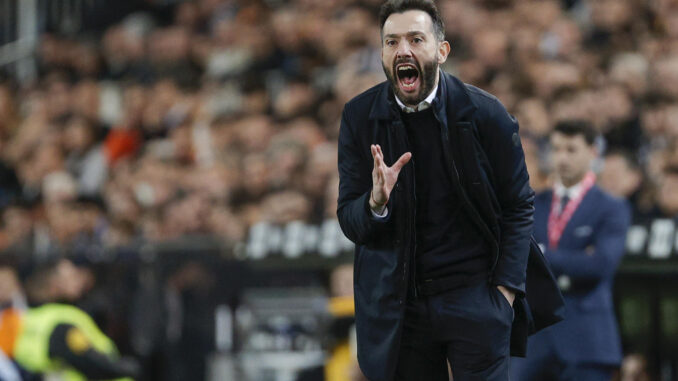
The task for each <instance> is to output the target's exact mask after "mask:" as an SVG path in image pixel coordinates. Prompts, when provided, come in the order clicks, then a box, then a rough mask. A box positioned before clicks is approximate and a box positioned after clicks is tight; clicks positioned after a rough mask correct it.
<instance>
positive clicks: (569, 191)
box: [553, 181, 582, 213]
mask: <svg viewBox="0 0 678 381" xmlns="http://www.w3.org/2000/svg"><path fill="white" fill-rule="evenodd" d="M581 191H582V182H581V181H580V182H578V183H576V184H574V185H573V186H571V187H566V186H565V185H563V183H561V182H560V181H558V182H556V183H555V184H554V185H553V192H555V194H556V197H558V199H559V200H561V205H560V210H559V211H558V213H562V212H563V209H565V205H562V199H563V197H564V196H565V195H567V197H568V199H570V200H574V199H575V198H577V197H579V195H580V194H581Z"/></svg>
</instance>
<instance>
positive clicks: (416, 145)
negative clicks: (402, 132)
mask: <svg viewBox="0 0 678 381" xmlns="http://www.w3.org/2000/svg"><path fill="white" fill-rule="evenodd" d="M401 115H402V118H403V122H404V124H405V128H406V130H407V137H408V141H409V148H410V151H411V152H412V160H413V163H414V172H415V176H414V177H415V195H416V208H417V209H416V221H415V223H416V233H417V250H416V253H415V256H416V268H417V279H418V280H424V279H429V278H433V279H436V278H441V277H445V276H449V275H452V274H459V273H464V274H477V273H480V272H486V271H488V266H489V257H490V256H489V253H490V250H489V247H488V245H487V243H486V242H485V239H484V238H483V237H482V235H481V234H480V233H479V232H478V231H477V229H476V228H475V227H474V226H473V225H472V223H471V222H470V221H469V220H468V218H466V214H465V213H464V211H463V209H462V204H461V203H460V201H459V199H458V197H457V195H456V194H455V192H454V188H453V184H452V179H451V178H450V176H449V173H448V172H447V170H446V169H445V159H444V156H443V146H442V137H441V133H440V124H439V123H438V121H437V120H436V118H435V116H434V114H433V107H429V108H428V109H426V110H423V111H417V112H413V113H404V112H403V113H402V114H401Z"/></svg>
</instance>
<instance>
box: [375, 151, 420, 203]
mask: <svg viewBox="0 0 678 381" xmlns="http://www.w3.org/2000/svg"><path fill="white" fill-rule="evenodd" d="M370 150H371V151H372V158H374V168H373V169H372V195H371V197H370V207H371V208H372V210H375V211H377V212H378V213H381V212H382V211H383V210H384V207H385V206H386V203H387V202H388V200H389V197H390V196H391V190H393V186H395V183H396V181H397V180H398V174H399V173H400V170H401V169H402V168H403V166H404V165H405V164H407V162H409V161H410V159H411V158H412V153H410V152H405V153H404V154H402V156H400V158H399V159H398V160H397V161H396V162H395V163H393V165H392V166H390V167H389V166H387V165H386V163H384V153H383V152H381V147H380V146H379V144H372V145H371V146H370Z"/></svg>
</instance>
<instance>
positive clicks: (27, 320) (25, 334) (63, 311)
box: [13, 303, 131, 381]
mask: <svg viewBox="0 0 678 381" xmlns="http://www.w3.org/2000/svg"><path fill="white" fill-rule="evenodd" d="M59 324H70V325H73V326H74V327H76V328H77V329H78V330H80V332H82V334H84V335H85V337H86V338H87V340H88V341H89V345H91V346H92V348H94V349H96V350H97V351H99V352H101V353H104V354H107V355H111V356H118V350H117V348H116V347H115V344H114V343H113V341H111V339H109V338H108V337H107V336H106V335H105V334H104V333H103V332H101V330H100V329H99V327H97V325H96V323H94V320H92V318H91V317H90V316H89V315H87V314H86V313H85V312H84V311H82V310H81V309H79V308H77V307H73V306H69V305H65V304H56V303H51V304H44V305H42V306H40V307H36V308H29V309H28V310H27V311H26V312H25V313H24V314H23V316H22V318H21V328H20V330H19V335H18V337H17V339H16V342H15V344H14V351H13V352H14V360H15V361H16V362H17V363H18V364H19V365H21V366H22V367H23V368H25V369H26V370H28V371H30V372H33V373H42V374H51V375H59V376H60V378H61V379H62V380H64V381H85V380H87V378H86V377H85V376H84V375H82V374H81V373H80V372H78V371H76V370H75V369H73V368H72V367H71V366H69V365H68V364H65V363H63V362H62V361H59V360H58V359H51V358H50V357H49V339H50V336H51V335H52V332H53V331H54V329H55V328H56V327H57V326H58V325H59ZM117 380H118V381H131V379H129V378H120V379H117Z"/></svg>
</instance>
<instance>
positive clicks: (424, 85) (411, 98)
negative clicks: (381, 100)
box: [381, 59, 439, 106]
mask: <svg viewBox="0 0 678 381" xmlns="http://www.w3.org/2000/svg"><path fill="white" fill-rule="evenodd" d="M401 63H411V64H413V65H414V66H416V67H417V70H419V77H420V83H421V84H420V86H419V91H418V92H417V93H416V94H405V93H404V92H402V91H401V90H400V86H399V85H398V78H396V77H394V75H393V73H395V72H396V66H397V65H398V64H401ZM381 66H382V68H383V69H384V74H386V78H388V80H389V82H390V83H391V89H393V92H394V93H395V95H396V96H397V97H398V99H400V100H401V101H402V102H403V103H404V104H406V105H409V106H416V105H418V104H419V103H420V102H421V101H423V100H424V99H426V97H427V96H428V95H429V94H430V93H431V91H432V90H433V87H434V86H435V82H436V74H437V73H438V66H439V64H438V61H436V60H431V61H427V62H424V67H423V68H422V67H421V66H419V63H418V62H417V61H415V60H414V59H411V60H396V61H394V63H393V69H392V70H391V71H389V70H388V69H387V68H386V65H384V64H383V62H382V64H381Z"/></svg>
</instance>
